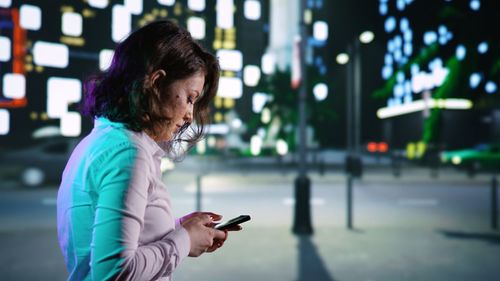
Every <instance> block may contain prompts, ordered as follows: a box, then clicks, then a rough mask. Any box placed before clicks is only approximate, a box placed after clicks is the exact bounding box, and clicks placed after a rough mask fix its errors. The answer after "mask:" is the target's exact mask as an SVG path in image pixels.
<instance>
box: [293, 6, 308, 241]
mask: <svg viewBox="0 0 500 281" xmlns="http://www.w3.org/2000/svg"><path fill="white" fill-rule="evenodd" d="M299 1H300V8H299V27H300V48H299V56H300V74H301V75H300V89H299V105H298V106H299V124H298V125H299V171H298V172H299V173H298V176H297V178H296V179H295V210H294V220H293V228H292V231H293V233H295V234H299V235H310V234H312V233H313V228H312V223H311V206H310V198H311V191H310V190H311V181H310V180H309V178H308V176H307V157H306V156H307V143H306V142H307V137H306V98H307V67H306V59H305V55H306V48H307V38H308V34H307V25H306V22H305V19H304V13H305V11H306V4H307V3H306V1H307V0H299Z"/></svg>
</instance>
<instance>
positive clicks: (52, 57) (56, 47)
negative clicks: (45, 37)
mask: <svg viewBox="0 0 500 281" xmlns="http://www.w3.org/2000/svg"><path fill="white" fill-rule="evenodd" d="M33 61H34V62H35V64H37V65H42V66H50V67H57V68H66V67H67V66H68V63H69V48H68V46H66V45H64V44H58V43H50V42H44V41H38V42H36V43H35V44H34V45H33Z"/></svg>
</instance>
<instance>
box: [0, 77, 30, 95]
mask: <svg viewBox="0 0 500 281" xmlns="http://www.w3.org/2000/svg"><path fill="white" fill-rule="evenodd" d="M3 94H4V96H5V97H6V98H10V99H20V98H23V97H24V96H25V95H26V78H25V77H24V75H22V74H17V73H7V74H5V75H4V76H3Z"/></svg>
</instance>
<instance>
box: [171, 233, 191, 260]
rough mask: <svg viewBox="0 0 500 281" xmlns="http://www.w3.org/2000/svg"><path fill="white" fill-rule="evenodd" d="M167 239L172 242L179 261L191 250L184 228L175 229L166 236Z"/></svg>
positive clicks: (189, 240)
mask: <svg viewBox="0 0 500 281" xmlns="http://www.w3.org/2000/svg"><path fill="white" fill-rule="evenodd" d="M167 239H169V240H171V241H173V242H174V244H175V247H177V251H179V256H180V257H181V259H183V258H185V257H187V256H188V255H189V250H191V239H190V238H189V234H188V232H187V230H186V229H185V228H184V227H182V226H179V227H176V228H175V230H174V231H172V232H170V233H169V234H168V235H167Z"/></svg>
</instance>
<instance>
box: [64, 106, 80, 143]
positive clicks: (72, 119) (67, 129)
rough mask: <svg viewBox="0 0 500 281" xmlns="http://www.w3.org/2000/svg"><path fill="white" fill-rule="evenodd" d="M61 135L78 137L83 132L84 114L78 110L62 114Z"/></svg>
mask: <svg viewBox="0 0 500 281" xmlns="http://www.w3.org/2000/svg"><path fill="white" fill-rule="evenodd" d="M60 126H61V135H63V136H65V137H77V136H79V135H80V133H81V132H82V116H81V115H80V113H78V112H66V113H65V114H64V115H63V116H61V121H60Z"/></svg>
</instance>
